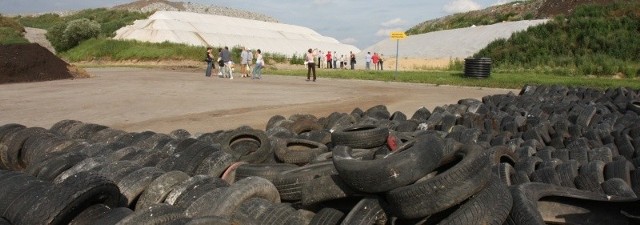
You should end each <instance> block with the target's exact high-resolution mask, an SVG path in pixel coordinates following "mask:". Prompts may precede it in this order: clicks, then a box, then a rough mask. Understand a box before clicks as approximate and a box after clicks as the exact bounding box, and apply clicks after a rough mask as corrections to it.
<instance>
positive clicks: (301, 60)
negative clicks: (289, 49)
mask: <svg viewBox="0 0 640 225" xmlns="http://www.w3.org/2000/svg"><path fill="white" fill-rule="evenodd" d="M304 58H305V54H302V55H300V56H299V57H298V55H296V54H293V56H291V59H289V64H291V65H301V64H304Z"/></svg>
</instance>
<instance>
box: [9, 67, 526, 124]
mask: <svg viewBox="0 0 640 225" xmlns="http://www.w3.org/2000/svg"><path fill="white" fill-rule="evenodd" d="M88 71H89V72H90V73H91V74H92V75H93V77H92V78H89V79H76V80H59V81H49V82H38V83H20V84H5V85H0V125H1V124H6V123H20V124H23V125H26V126H41V127H45V128H50V127H51V125H53V124H54V123H56V122H58V121H60V120H63V119H74V120H80V121H83V122H89V123H97V124H102V125H107V126H111V127H114V128H119V129H123V130H126V131H145V130H152V131H156V132H163V133H167V132H170V131H172V130H175V129H178V128H182V129H186V130H188V131H190V132H192V133H198V132H211V131H215V130H220V129H233V128H236V127H238V126H241V125H249V126H252V127H254V128H258V129H264V127H265V125H266V123H267V121H268V120H269V118H270V117H271V116H273V115H276V114H280V115H283V116H285V117H288V116H290V115H292V114H296V113H310V114H314V115H316V116H318V117H321V116H327V115H329V114H330V113H331V112H336V111H337V112H346V113H349V112H351V110H353V109H354V108H356V107H359V108H361V109H363V110H366V109H367V108H369V107H371V106H375V105H379V104H384V105H386V106H387V107H388V109H389V111H390V112H394V111H401V112H403V113H405V114H407V116H409V117H410V116H411V115H412V114H413V113H414V112H415V111H416V110H417V109H418V108H420V107H422V106H426V107H427V108H428V109H429V110H432V109H433V108H434V107H435V106H439V105H445V104H453V103H456V102H457V100H458V99H463V98H478V99H480V98H481V97H482V96H485V95H491V94H500V93H508V92H509V91H513V92H516V90H506V89H490V88H467V87H450V86H435V85H428V84H407V83H395V82H380V81H360V80H339V79H324V78H322V74H319V78H318V82H306V81H305V80H304V78H301V77H287V76H271V75H264V78H263V79H262V80H251V79H248V78H240V77H239V76H238V77H236V78H235V79H234V80H228V79H221V78H206V77H204V75H203V74H202V73H193V72H177V71H167V70H152V69H138V68H95V69H89V70H88Z"/></svg>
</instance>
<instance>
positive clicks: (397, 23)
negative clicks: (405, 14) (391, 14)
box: [380, 18, 407, 27]
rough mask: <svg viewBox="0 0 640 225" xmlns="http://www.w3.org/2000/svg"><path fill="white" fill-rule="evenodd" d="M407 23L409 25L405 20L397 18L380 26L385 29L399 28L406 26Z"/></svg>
mask: <svg viewBox="0 0 640 225" xmlns="http://www.w3.org/2000/svg"><path fill="white" fill-rule="evenodd" d="M406 23H407V21H406V20H403V19H401V18H395V19H391V20H389V21H385V22H382V23H381V24H380V26H383V27H397V26H401V25H404V24H406Z"/></svg>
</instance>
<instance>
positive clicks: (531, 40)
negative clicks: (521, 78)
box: [475, 1, 640, 77]
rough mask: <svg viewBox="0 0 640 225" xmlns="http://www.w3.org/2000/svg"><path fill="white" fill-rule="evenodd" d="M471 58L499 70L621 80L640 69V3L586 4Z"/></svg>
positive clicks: (487, 48) (635, 74)
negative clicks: (488, 60) (489, 61)
mask: <svg viewBox="0 0 640 225" xmlns="http://www.w3.org/2000/svg"><path fill="white" fill-rule="evenodd" d="M475 57H491V58H492V59H493V61H494V65H495V66H496V67H497V68H501V69H509V70H522V69H525V70H531V69H533V70H536V71H540V72H548V73H553V74H564V75H602V76H611V75H617V76H621V75H624V76H626V77H636V76H637V75H638V72H639V71H638V69H639V68H640V62H638V60H639V59H640V2H638V1H629V2H619V3H613V4H609V5H606V6H601V5H584V6H580V7H578V8H576V9H575V10H574V12H573V13H571V14H570V15H568V16H566V17H564V16H559V17H556V18H555V19H554V20H552V21H550V22H548V23H547V24H544V25H540V26H536V27H532V28H529V29H528V30H526V31H523V32H519V33H515V34H513V35H512V36H511V37H510V38H509V39H507V40H504V39H502V40H497V41H494V42H492V43H491V44H489V45H488V46H487V47H486V48H485V49H483V50H481V51H480V52H479V53H477V54H476V55H475Z"/></svg>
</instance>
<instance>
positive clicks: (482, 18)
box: [407, 0, 635, 35]
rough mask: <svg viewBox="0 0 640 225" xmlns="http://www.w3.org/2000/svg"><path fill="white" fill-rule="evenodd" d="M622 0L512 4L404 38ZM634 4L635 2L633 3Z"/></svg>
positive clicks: (431, 24)
mask: <svg viewBox="0 0 640 225" xmlns="http://www.w3.org/2000/svg"><path fill="white" fill-rule="evenodd" d="M616 1H622V2H624V1H623V0H529V1H516V2H511V3H507V4H504V5H498V6H492V7H488V8H486V9H482V10H477V11H471V12H466V13H458V14H454V15H450V16H446V17H442V18H438V19H434V20H428V21H425V22H422V23H420V24H418V25H416V26H413V27H412V28H409V30H407V34H409V35H414V34H423V33H428V32H432V31H439V30H449V29H456V28H463V27H470V26H472V25H476V26H479V25H489V24H495V23H500V22H504V21H519V20H531V19H546V18H552V17H555V16H557V15H566V14H569V13H571V12H572V11H573V10H574V9H575V8H576V7H577V6H581V5H586V4H600V5H602V4H608V3H611V2H616ZM634 1H635V0H634Z"/></svg>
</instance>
